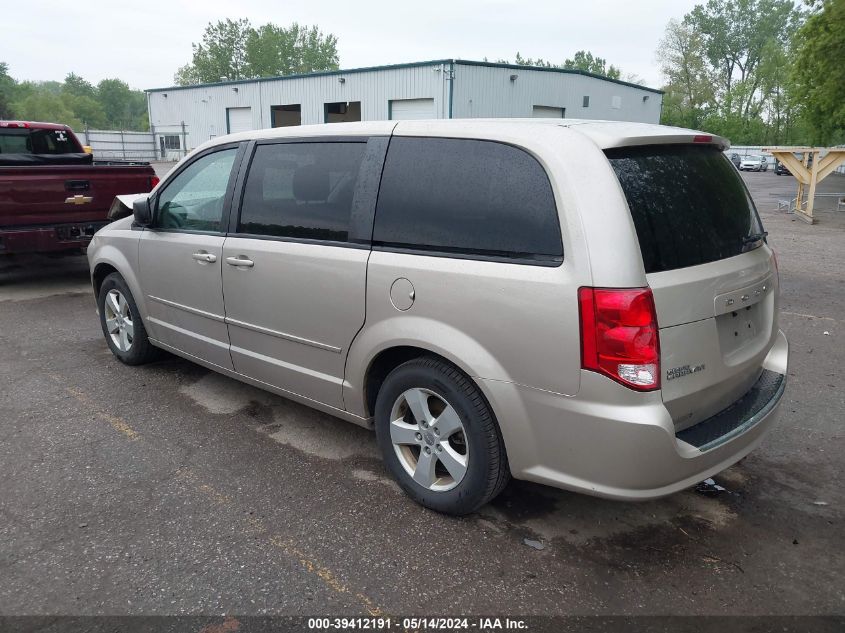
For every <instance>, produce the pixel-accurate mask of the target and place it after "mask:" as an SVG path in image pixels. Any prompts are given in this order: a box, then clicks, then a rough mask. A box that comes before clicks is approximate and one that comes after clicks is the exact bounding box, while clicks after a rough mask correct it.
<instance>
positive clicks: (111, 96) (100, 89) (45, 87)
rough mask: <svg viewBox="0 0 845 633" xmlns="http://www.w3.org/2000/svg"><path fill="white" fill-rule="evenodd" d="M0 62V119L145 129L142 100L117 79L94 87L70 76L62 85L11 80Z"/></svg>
mask: <svg viewBox="0 0 845 633" xmlns="http://www.w3.org/2000/svg"><path fill="white" fill-rule="evenodd" d="M8 68H9V67H8V65H7V64H5V63H2V62H0V118H6V119H9V118H16V119H23V120H28V121H49V122H53V123H65V124H67V125H69V126H71V127H72V128H73V129H75V130H77V131H79V130H82V129H84V128H85V127H86V126H88V127H91V128H100V129H103V128H113V129H125V130H146V129H149V123H148V120H147V105H146V103H147V102H146V97H145V96H144V93H143V92H141V91H140V90H132V89H130V88H129V86H128V85H127V84H126V83H125V82H123V81H121V80H120V79H104V80H103V81H101V82H100V83H99V84H97V85H96V86H94V85H93V84H91V83H90V82H88V81H86V80H85V79H83V78H82V77H80V76H79V75H76V74H74V73H70V74H69V75H68V76H67V77H65V80H64V82H58V81H39V82H33V81H20V82H18V81H15V79H13V78H12V77H11V76H10V75H9V74H8Z"/></svg>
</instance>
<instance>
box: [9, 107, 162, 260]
mask: <svg viewBox="0 0 845 633" xmlns="http://www.w3.org/2000/svg"><path fill="white" fill-rule="evenodd" d="M157 182H158V177H157V176H156V175H155V171H153V168H152V166H150V164H149V163H143V162H119V161H105V162H104V161H95V160H94V159H93V156H92V155H91V154H90V153H86V152H85V151H84V150H83V147H82V145H81V144H80V143H79V140H78V139H77V138H76V135H75V134H74V133H73V132H72V131H71V129H70V128H69V127H68V126H66V125H61V124H57V123H35V122H31V121H0V255H3V254H11V253H30V252H37V253H43V252H57V251H71V250H78V249H79V248H82V247H85V246H86V245H87V244H88V241H89V240H90V239H91V237H92V236H93V235H94V233H95V232H96V231H97V229H99V228H101V227H102V226H104V225H105V224H106V223H107V222H108V218H107V213H108V211H109V207H110V206H111V204H112V201H113V200H114V198H115V196H116V195H118V194H127V193H138V192H149V191H150V189H152V188H153V187H154V186H155V185H156V183H157Z"/></svg>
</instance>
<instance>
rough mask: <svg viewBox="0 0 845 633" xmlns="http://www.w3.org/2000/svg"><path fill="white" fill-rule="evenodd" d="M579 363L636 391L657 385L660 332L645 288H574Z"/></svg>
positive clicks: (658, 385) (651, 299)
mask: <svg viewBox="0 0 845 633" xmlns="http://www.w3.org/2000/svg"><path fill="white" fill-rule="evenodd" d="M578 305H579V308H580V314H581V367H582V369H587V370H589V371H595V372H598V373H600V374H604V375H605V376H607V377H609V378H611V379H613V380H615V381H616V382H618V383H621V384H623V385H625V386H626V387H629V388H631V389H636V390H637V391H654V390H655V389H660V335H659V333H658V328H657V312H656V310H655V308H654V297H653V296H652V294H651V289H650V288H579V289H578Z"/></svg>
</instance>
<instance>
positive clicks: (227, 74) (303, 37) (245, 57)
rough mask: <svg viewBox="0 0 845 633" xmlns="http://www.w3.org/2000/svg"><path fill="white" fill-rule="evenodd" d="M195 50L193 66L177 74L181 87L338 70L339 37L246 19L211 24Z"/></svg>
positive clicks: (189, 65) (185, 67)
mask: <svg viewBox="0 0 845 633" xmlns="http://www.w3.org/2000/svg"><path fill="white" fill-rule="evenodd" d="M193 51H194V52H193V59H192V61H191V63H190V64H187V65H185V66H182V67H181V68H179V69H178V70H177V71H176V74H175V76H174V78H173V79H174V81H175V82H176V83H177V84H178V85H191V84H197V83H214V82H218V81H221V80H237V79H254V78H256V77H267V76H274V75H287V74H293V73H307V72H314V71H320V70H335V69H337V68H338V55H337V38H336V37H335V36H334V35H331V34H329V35H324V34H323V32H322V31H321V30H320V29H319V28H317V27H316V26H313V27H308V26H302V25H299V24H297V23H293V24H291V25H290V26H289V27H281V26H278V25H276V24H272V23H268V24H265V25H263V26H260V27H259V28H257V29H256V28H254V27H253V26H252V24H250V22H249V20H247V19H241V20H234V21H233V20H229V19H227V20H224V21H220V22H217V23H216V24H211V23H209V25H208V26H207V27H206V29H205V32H204V33H203V36H202V42H200V43H199V44H193Z"/></svg>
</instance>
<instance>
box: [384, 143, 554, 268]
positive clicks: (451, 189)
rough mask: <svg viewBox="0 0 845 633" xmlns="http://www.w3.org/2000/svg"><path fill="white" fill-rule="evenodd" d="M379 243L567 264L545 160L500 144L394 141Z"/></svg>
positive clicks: (389, 155) (386, 171)
mask: <svg viewBox="0 0 845 633" xmlns="http://www.w3.org/2000/svg"><path fill="white" fill-rule="evenodd" d="M373 244H374V245H375V246H387V247H398V248H408V249H414V250H425V251H434V252H440V253H455V254H460V255H464V256H467V255H469V256H473V255H476V256H488V257H494V258H508V259H514V258H520V259H532V260H546V261H550V262H559V261H561V258H562V256H563V246H562V243H561V235H560V222H559V219H558V214H557V208H556V206H555V200H554V194H553V193H552V187H551V184H550V183H549V178H548V176H547V174H546V172H545V170H544V169H543V167H542V166H541V165H540V163H538V162H537V160H536V159H535V158H534V157H533V156H531V155H530V154H528V153H527V152H525V151H524V150H521V149H519V148H516V147H513V146H511V145H506V144H504V143H498V142H494V141H480V140H472V139H451V138H411V137H408V138H402V137H394V138H393V139H391V141H390V148H389V149H388V152H387V159H386V163H385V167H384V173H383V176H382V181H381V189H380V191H379V198H378V205H377V208H376V217H375V226H374V231H373Z"/></svg>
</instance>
